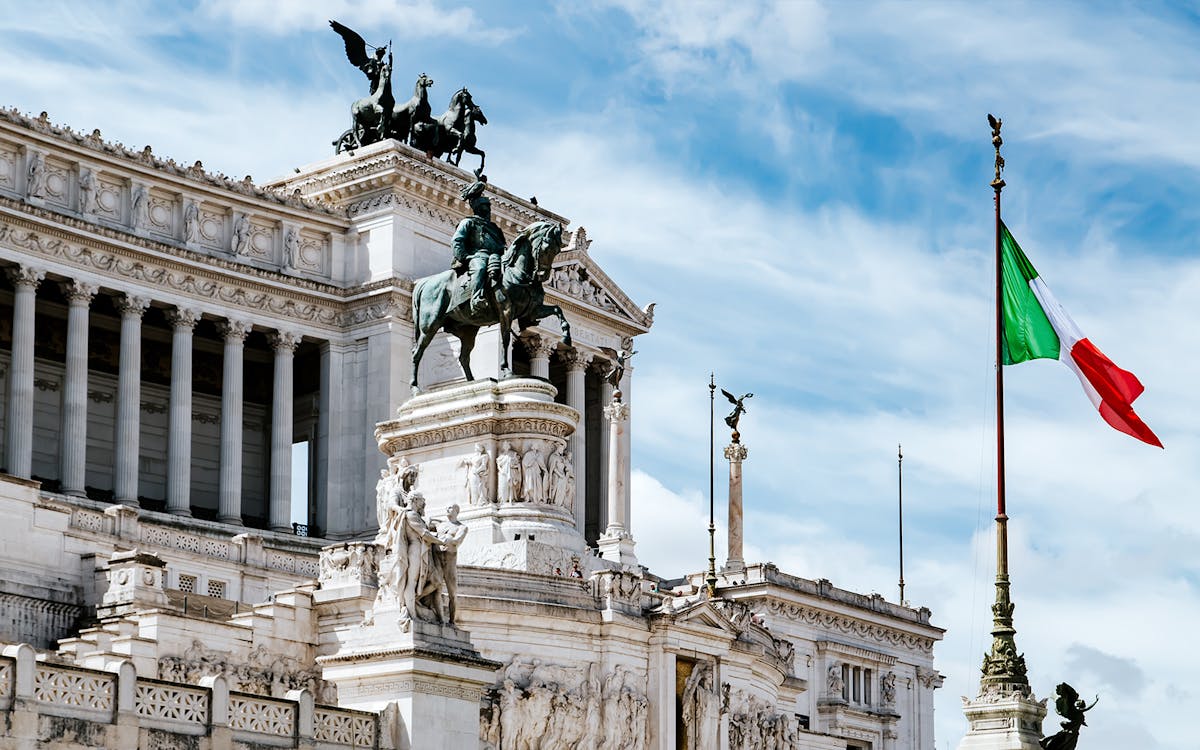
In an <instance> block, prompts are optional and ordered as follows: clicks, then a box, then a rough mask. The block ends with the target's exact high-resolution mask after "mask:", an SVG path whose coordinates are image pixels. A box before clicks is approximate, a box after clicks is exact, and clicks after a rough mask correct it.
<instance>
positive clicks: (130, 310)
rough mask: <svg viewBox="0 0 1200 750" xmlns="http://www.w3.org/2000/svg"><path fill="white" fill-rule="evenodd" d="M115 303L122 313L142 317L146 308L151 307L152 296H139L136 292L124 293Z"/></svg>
mask: <svg viewBox="0 0 1200 750" xmlns="http://www.w3.org/2000/svg"><path fill="white" fill-rule="evenodd" d="M115 303H116V307H117V310H118V311H119V312H120V313H121V315H125V316H128V315H132V316H135V317H138V318H140V317H142V313H144V312H146V308H148V307H150V298H149V297H139V296H137V295H135V294H122V295H120V296H118V297H117V299H116V301H115Z"/></svg>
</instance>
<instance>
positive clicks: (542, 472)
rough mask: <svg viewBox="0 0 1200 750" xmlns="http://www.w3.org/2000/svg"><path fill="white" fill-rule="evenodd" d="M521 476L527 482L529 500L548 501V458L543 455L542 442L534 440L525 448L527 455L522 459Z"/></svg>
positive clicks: (526, 492) (526, 495) (536, 501)
mask: <svg viewBox="0 0 1200 750" xmlns="http://www.w3.org/2000/svg"><path fill="white" fill-rule="evenodd" d="M521 478H522V481H523V482H524V484H525V500H526V501H527V502H531V503H544V502H546V458H545V456H543V455H542V445H541V443H539V442H537V441H534V442H533V443H532V444H531V445H530V446H529V447H528V448H526V449H525V457H524V458H522V459H521Z"/></svg>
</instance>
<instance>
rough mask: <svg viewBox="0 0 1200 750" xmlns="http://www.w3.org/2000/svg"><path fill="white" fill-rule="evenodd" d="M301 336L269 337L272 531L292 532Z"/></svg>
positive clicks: (279, 334) (277, 334)
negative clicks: (296, 359) (296, 363)
mask: <svg viewBox="0 0 1200 750" xmlns="http://www.w3.org/2000/svg"><path fill="white" fill-rule="evenodd" d="M299 343H300V334H298V333H292V332H290V331H276V332H275V333H273V334H271V347H272V348H273V349H274V350H275V388H274V398H273V399H272V401H271V511H270V512H271V519H270V526H271V530H272V531H291V530H292V358H293V355H294V354H295V353H296V345H297V344H299Z"/></svg>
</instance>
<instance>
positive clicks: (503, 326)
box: [500, 313, 512, 378]
mask: <svg viewBox="0 0 1200 750" xmlns="http://www.w3.org/2000/svg"><path fill="white" fill-rule="evenodd" d="M511 344H512V318H510V317H508V316H507V315H504V314H503V313H501V314H500V377H502V378H507V377H510V376H511V375H512V368H511V367H510V366H509V362H508V347H509V346H510V345H511Z"/></svg>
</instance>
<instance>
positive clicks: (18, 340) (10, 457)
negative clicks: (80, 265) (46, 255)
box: [4, 266, 46, 479]
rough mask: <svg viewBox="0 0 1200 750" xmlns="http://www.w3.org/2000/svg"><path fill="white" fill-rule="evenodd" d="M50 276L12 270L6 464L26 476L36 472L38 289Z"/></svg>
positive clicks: (23, 268) (10, 470) (22, 268)
mask: <svg viewBox="0 0 1200 750" xmlns="http://www.w3.org/2000/svg"><path fill="white" fill-rule="evenodd" d="M45 277H46V272H45V271H43V270H42V269H40V268H31V267H29V266H17V267H16V268H10V269H8V278H9V279H10V280H11V281H12V283H13V284H14V285H15V286H16V294H15V295H14V299H13V336H12V359H11V361H10V362H9V365H8V371H9V375H8V411H7V413H6V415H5V416H6V418H7V430H6V433H7V434H6V435H5V441H4V443H5V444H4V452H5V456H4V459H5V460H4V463H5V464H6V466H7V468H8V473H9V474H12V475H13V476H16V477H21V478H22V479H29V478H30V476H31V475H32V474H33V342H34V330H33V328H34V323H33V320H34V309H35V307H36V304H37V288H38V284H40V283H42V279H44V278H45Z"/></svg>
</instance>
